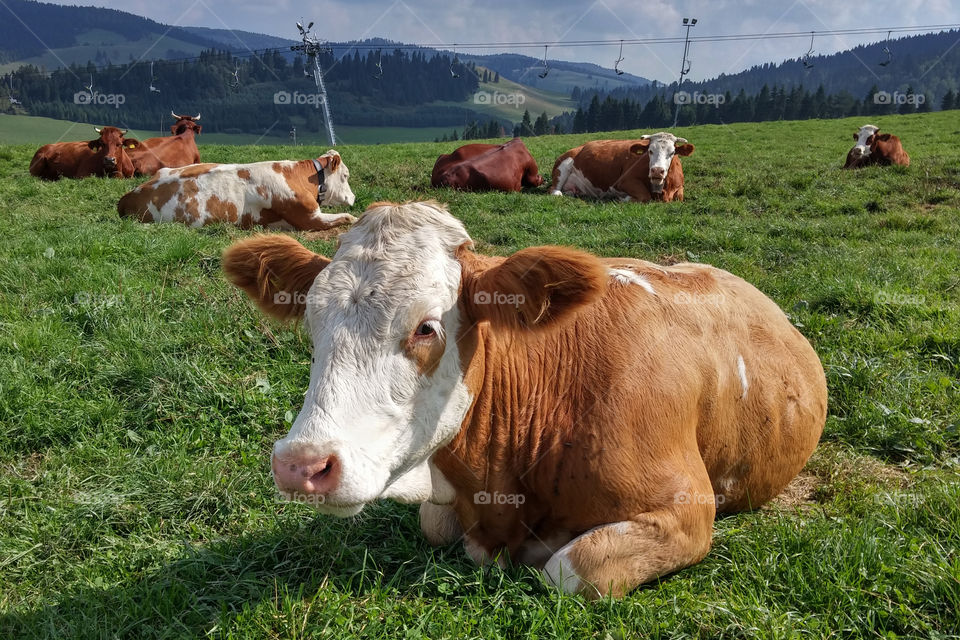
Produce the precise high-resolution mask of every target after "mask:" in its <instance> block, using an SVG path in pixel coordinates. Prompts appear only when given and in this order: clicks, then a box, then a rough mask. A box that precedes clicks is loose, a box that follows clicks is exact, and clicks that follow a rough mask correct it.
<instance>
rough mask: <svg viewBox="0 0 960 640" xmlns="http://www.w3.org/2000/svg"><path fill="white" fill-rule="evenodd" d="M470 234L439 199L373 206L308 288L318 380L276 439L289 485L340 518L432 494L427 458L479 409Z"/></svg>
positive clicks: (284, 483)
mask: <svg viewBox="0 0 960 640" xmlns="http://www.w3.org/2000/svg"><path fill="white" fill-rule="evenodd" d="M414 216H415V221H414V220H412V219H411V218H412V217H414ZM465 242H466V243H469V242H470V238H469V236H468V235H467V233H466V230H465V229H464V228H463V225H462V224H461V223H460V222H459V221H457V220H456V219H454V218H452V217H451V216H450V215H449V214H447V213H446V212H443V211H442V210H440V209H439V208H438V207H435V206H433V205H432V204H429V203H417V204H408V205H403V206H399V205H387V206H382V207H379V208H372V209H370V210H368V211H367V213H366V214H365V215H364V216H363V217H362V218H361V219H360V222H359V223H357V225H356V226H355V227H354V228H352V229H351V230H350V231H348V232H347V233H345V234H344V235H342V236H340V247H339V249H338V250H337V252H336V254H335V255H334V256H333V259H332V262H330V264H329V265H327V266H326V268H324V269H323V270H322V271H321V272H320V273H319V275H318V276H317V277H316V279H315V280H314V283H313V285H312V286H311V287H310V290H309V295H308V297H307V305H306V313H305V321H306V325H307V327H308V329H309V331H310V335H311V338H312V340H313V358H312V363H311V365H310V385H309V387H308V389H307V393H306V396H305V398H304V404H303V409H302V410H301V411H300V414H299V415H298V416H297V418H296V420H295V422H294V424H293V426H292V428H291V429H290V432H289V433H288V434H287V435H286V437H284V438H283V439H282V440H279V441H278V442H277V443H276V444H275V446H274V451H273V470H274V479H275V481H276V483H277V486H278V488H279V489H280V490H281V491H283V492H285V493H288V494H297V493H302V494H304V496H311V497H313V498H314V499H312V500H310V499H307V498H304V499H305V501H308V502H311V503H312V504H314V505H315V506H316V507H317V508H318V509H319V510H320V511H323V512H326V513H332V514H334V515H352V514H354V513H357V512H359V511H360V510H361V509H362V508H363V505H364V504H365V503H367V502H370V501H372V500H375V499H377V498H380V497H390V498H394V499H398V500H401V501H408V502H422V501H425V500H427V499H430V498H431V494H432V488H431V483H430V472H429V469H428V466H427V460H428V458H429V457H430V456H431V455H432V454H433V453H434V452H435V451H436V450H437V449H439V448H440V447H441V446H443V445H444V444H446V443H447V442H448V441H449V440H450V439H451V438H452V437H453V436H454V435H455V434H456V432H457V431H458V430H459V428H460V423H461V421H462V420H463V417H464V415H465V413H466V411H467V408H468V406H469V393H468V392H467V390H466V387H465V386H464V384H463V374H462V372H461V369H460V359H459V356H458V350H457V346H456V336H457V333H458V330H459V328H460V318H459V314H458V310H457V298H458V293H459V288H460V276H461V267H460V263H459V262H458V261H457V259H456V257H455V252H456V250H457V247H459V246H460V245H461V244H463V243H465ZM318 492H319V493H320V494H322V501H317V500H316V499H315V498H316V497H317V495H319V494H318ZM290 497H293V498H294V499H300V498H301V496H298V495H293V496H290Z"/></svg>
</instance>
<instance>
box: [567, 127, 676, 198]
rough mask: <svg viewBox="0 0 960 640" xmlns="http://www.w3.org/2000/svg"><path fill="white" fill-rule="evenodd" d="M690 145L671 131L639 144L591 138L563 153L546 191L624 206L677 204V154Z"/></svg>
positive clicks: (640, 141)
mask: <svg viewBox="0 0 960 640" xmlns="http://www.w3.org/2000/svg"><path fill="white" fill-rule="evenodd" d="M691 153H693V145H692V144H690V143H689V142H687V141H686V139H684V138H678V137H676V136H675V135H673V134H672V133H665V132H662V131H661V132H660V133H654V134H650V135H645V136H641V137H640V139H639V140H595V141H593V142H588V143H586V144H584V145H581V146H579V147H577V148H576V149H571V150H570V151H567V152H566V153H564V154H563V155H562V156H560V157H559V158H557V161H556V162H555V163H554V165H553V177H552V186H551V193H552V194H553V195H555V196H561V195H564V194H567V195H575V196H581V197H586V198H611V199H619V200H623V201H624V202H649V201H650V200H662V201H664V202H671V201H673V200H680V201H683V166H682V165H681V164H680V156H689V155H690V154H691Z"/></svg>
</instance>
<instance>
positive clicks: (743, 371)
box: [737, 354, 750, 400]
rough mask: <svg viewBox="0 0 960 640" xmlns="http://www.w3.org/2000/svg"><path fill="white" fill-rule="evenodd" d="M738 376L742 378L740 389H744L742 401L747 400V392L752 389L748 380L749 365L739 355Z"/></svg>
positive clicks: (741, 395)
mask: <svg viewBox="0 0 960 640" xmlns="http://www.w3.org/2000/svg"><path fill="white" fill-rule="evenodd" d="M737 375H739V376H740V388H741V389H743V393H741V394H740V399H741V400H745V399H746V397H747V390H748V389H749V388H750V382H749V381H748V380H747V364H746V363H745V362H744V361H743V356H742V355H739V354H738V355H737Z"/></svg>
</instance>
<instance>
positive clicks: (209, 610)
mask: <svg viewBox="0 0 960 640" xmlns="http://www.w3.org/2000/svg"><path fill="white" fill-rule="evenodd" d="M406 509H408V508H407V507H400V506H395V505H390V506H377V507H375V508H374V509H372V511H373V512H374V513H372V514H371V515H365V516H361V517H360V518H358V519H354V520H346V521H344V520H335V519H332V518H329V517H324V516H308V519H307V520H306V521H304V517H303V513H302V512H301V513H299V514H295V515H297V516H298V517H297V518H295V519H294V518H291V517H289V515H290V514H289V513H287V514H286V515H285V516H284V517H283V518H282V521H281V522H279V523H278V524H277V525H276V526H275V527H273V528H272V529H267V530H265V531H263V532H258V533H251V534H243V535H240V536H237V537H231V538H229V539H223V540H217V541H213V542H209V543H206V544H188V543H184V545H183V547H182V550H181V552H179V553H176V554H175V555H176V559H174V560H173V561H170V562H168V563H167V564H165V565H163V566H161V567H159V568H150V569H147V570H143V571H137V570H133V571H131V572H130V573H129V574H127V576H128V577H126V578H124V579H123V580H122V581H121V582H120V583H118V584H115V585H113V586H109V587H105V588H104V587H98V586H96V585H95V583H96V582H97V581H98V580H97V578H96V577H91V580H90V582H92V583H94V584H89V585H84V586H79V587H75V588H73V589H72V590H71V591H69V592H66V593H63V594H62V595H61V597H60V598H59V600H58V601H57V602H55V603H50V604H49V605H47V606H43V607H40V608H37V609H31V610H21V611H16V612H7V613H5V614H3V615H2V616H0V637H2V638H31V637H65V638H90V637H135V638H144V637H184V636H187V637H189V636H195V637H198V636H203V635H205V634H207V633H209V632H210V631H211V630H212V629H213V628H214V627H220V628H221V630H222V627H223V625H224V624H229V622H230V621H231V620H233V619H235V618H236V617H237V616H238V615H242V614H243V612H245V611H250V610H253V609H257V608H259V607H261V606H265V607H266V608H267V609H268V610H269V611H270V613H269V614H267V617H268V618H269V619H273V618H274V617H276V616H277V615H278V614H279V612H280V611H281V610H282V609H284V603H283V601H284V600H285V599H287V598H288V597H289V601H292V602H302V601H305V600H311V599H312V598H313V597H314V596H315V595H316V594H317V593H318V592H323V594H324V595H323V597H322V600H324V602H325V603H326V606H330V603H331V602H333V603H336V601H337V600H343V601H347V600H354V601H355V600H356V599H357V598H360V599H361V600H364V601H369V600H370V599H371V598H372V599H379V598H390V599H400V598H420V597H423V598H444V597H449V594H450V593H452V592H455V593H457V595H458V597H469V596H470V595H477V594H479V593H482V592H484V591H485V590H486V588H485V586H484V583H486V582H490V585H489V587H490V589H491V590H495V589H496V588H497V586H496V583H497V582H498V581H499V580H502V579H503V577H504V576H503V575H502V572H501V573H500V575H499V580H498V576H495V575H490V574H491V572H489V571H488V572H484V571H483V570H481V569H479V568H477V567H475V566H474V565H473V564H472V563H471V562H470V561H469V559H467V558H466V556H465V555H464V553H463V551H462V547H461V546H460V545H459V544H454V545H451V546H449V547H446V548H442V549H433V548H431V547H429V546H428V545H427V543H426V542H425V541H424V540H423V536H422V535H421V533H420V531H419V527H418V526H417V519H416V516H415V514H410V513H408V512H407V511H406ZM515 573H516V575H517V576H518V579H521V580H529V581H531V583H533V582H534V580H533V577H532V575H531V574H529V573H528V574H526V575H527V577H526V578H524V577H523V576H524V573H523V570H519V571H517V572H515ZM275 612H276V613H275ZM261 615H262V614H261ZM301 615H302V614H301Z"/></svg>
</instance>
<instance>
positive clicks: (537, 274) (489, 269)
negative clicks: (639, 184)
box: [457, 246, 609, 329]
mask: <svg viewBox="0 0 960 640" xmlns="http://www.w3.org/2000/svg"><path fill="white" fill-rule="evenodd" d="M457 257H458V259H459V260H460V264H461V265H462V267H463V272H462V273H463V275H462V280H461V282H462V286H461V291H460V301H461V304H462V305H463V307H464V308H465V309H466V311H467V315H469V316H470V318H471V319H472V320H473V321H474V322H481V321H484V320H486V321H489V322H490V323H491V324H492V325H495V326H503V327H508V328H528V329H533V328H539V327H546V326H550V325H551V324H555V323H557V322H561V321H563V320H564V319H566V318H569V317H572V315H573V314H574V313H575V312H576V311H578V310H580V309H581V308H583V307H584V306H586V305H588V304H591V303H592V302H594V301H596V300H597V299H598V298H600V296H602V295H603V293H604V291H606V287H607V280H608V279H609V275H608V270H607V268H606V267H605V266H604V265H603V263H601V262H600V260H599V259H598V258H597V257H596V256H593V255H590V254H589V253H584V252H582V251H577V250H575V249H568V248H565V247H531V248H529V249H523V250H521V251H518V252H516V253H515V254H513V255H512V256H510V257H509V258H506V259H499V258H487V257H484V256H478V255H476V254H474V253H473V252H472V251H470V250H469V249H467V248H466V247H465V246H464V247H461V248H460V249H459V250H458V252H457Z"/></svg>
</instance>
